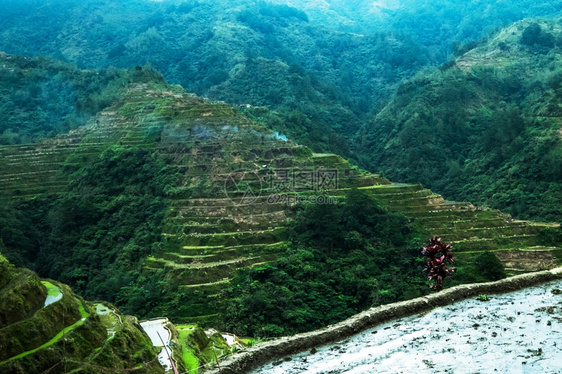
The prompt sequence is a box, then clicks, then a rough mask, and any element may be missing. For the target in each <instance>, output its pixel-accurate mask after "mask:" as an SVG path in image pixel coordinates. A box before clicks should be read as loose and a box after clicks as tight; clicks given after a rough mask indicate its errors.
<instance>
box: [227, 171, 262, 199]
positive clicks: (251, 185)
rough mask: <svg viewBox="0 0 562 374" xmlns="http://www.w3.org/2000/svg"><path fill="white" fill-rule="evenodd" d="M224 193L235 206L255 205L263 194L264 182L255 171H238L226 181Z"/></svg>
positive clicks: (231, 174)
mask: <svg viewBox="0 0 562 374" xmlns="http://www.w3.org/2000/svg"><path fill="white" fill-rule="evenodd" d="M224 192H225V194H226V196H227V197H228V198H229V199H230V200H231V201H232V202H233V203H234V204H235V205H249V204H253V203H255V202H256V201H257V200H258V199H259V198H260V196H261V193H262V180H261V178H260V176H259V175H258V173H257V172H255V171H253V170H237V171H233V172H232V173H230V174H229V175H228V176H227V177H226V179H225V181H224Z"/></svg>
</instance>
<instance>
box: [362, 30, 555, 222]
mask: <svg viewBox="0 0 562 374" xmlns="http://www.w3.org/2000/svg"><path fill="white" fill-rule="evenodd" d="M560 22H561V21H560V20H556V21H544V20H526V21H521V22H518V23H516V24H514V25H512V26H510V27H508V28H505V29H503V30H501V31H500V32H498V33H496V34H495V35H494V36H493V37H491V38H490V39H489V40H488V41H487V42H484V43H481V44H480V45H478V46H476V47H475V48H474V49H471V50H470V51H468V52H466V53H465V54H463V55H461V56H460V57H458V58H457V59H456V60H453V61H451V62H450V63H447V64H446V65H444V66H442V67H441V68H440V69H439V70H437V71H434V72H432V73H431V74H419V75H418V76H416V77H415V78H413V79H411V80H409V81H407V82H405V83H403V84H402V85H401V86H400V87H399V89H398V92H397V94H396V97H395V98H394V99H393V100H392V102H391V103H389V104H388V105H387V106H386V107H385V108H384V109H383V110H382V111H381V112H380V113H378V114H377V115H376V116H375V117H374V118H372V120H371V121H370V123H368V124H366V125H365V126H364V127H363V128H362V130H361V131H360V132H359V134H358V136H357V137H356V141H357V146H356V148H355V150H356V152H357V153H358V154H360V159H361V161H362V163H363V165H364V166H366V167H368V168H369V169H372V170H378V171H381V172H384V174H385V176H388V177H389V178H391V179H396V180H401V181H406V182H421V183H422V184H424V185H425V186H427V187H428V188H432V189H435V190H436V191H439V192H440V193H443V194H444V195H445V196H446V197H448V198H451V199H455V200H468V201H471V202H473V203H475V204H481V205H486V206H490V207H493V208H497V209H501V210H503V211H505V212H508V213H510V214H512V215H513V216H516V217H519V218H526V219H529V218H532V219H536V220H546V221H548V220H550V221H557V222H560V221H562V211H561V210H560V206H561V204H562V194H561V191H562V189H561V188H560V186H561V183H562V179H561V177H562V169H560V165H562V142H561V140H562V138H561V136H560V134H561V132H560V131H561V128H562V122H561V116H562V101H561V100H562V86H561V84H562V64H561V62H560V61H561V58H560V57H561V54H562V26H561V23H560Z"/></svg>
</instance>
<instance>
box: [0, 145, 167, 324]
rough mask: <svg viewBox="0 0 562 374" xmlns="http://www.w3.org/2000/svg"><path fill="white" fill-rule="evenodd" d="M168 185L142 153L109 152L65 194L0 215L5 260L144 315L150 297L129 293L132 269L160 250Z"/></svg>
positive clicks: (159, 163) (162, 170) (160, 168)
mask: <svg viewBox="0 0 562 374" xmlns="http://www.w3.org/2000/svg"><path fill="white" fill-rule="evenodd" d="M174 183H175V174H174V173H172V172H170V171H169V169H168V168H167V161H166V160H163V159H161V158H158V157H157V156H156V155H154V154H152V153H151V152H150V150H147V149H142V148H132V149H129V148H126V147H118V146H116V147H114V148H110V149H108V150H107V151H105V152H104V153H103V154H102V155H100V156H99V158H98V159H97V160H95V161H94V162H93V163H92V164H90V165H88V166H83V167H81V168H80V169H79V170H77V171H75V172H74V176H73V181H72V183H71V185H70V187H69V188H70V192H69V193H67V194H64V195H62V196H58V195H50V196H39V197H37V198H36V199H33V200H25V201H22V202H20V203H15V202H13V203H12V204H13V206H12V207H11V208H12V209H9V208H5V209H4V210H3V211H2V212H3V218H2V219H3V220H4V221H3V222H4V223H5V226H3V231H2V232H1V235H2V240H3V241H4V243H5V244H6V246H7V249H6V251H5V252H6V255H7V256H8V257H14V258H15V259H16V260H18V261H19V262H20V263H24V264H25V265H27V266H30V267H34V269H36V270H37V271H38V272H39V273H41V274H42V275H44V276H46V277H51V278H57V279H59V280H60V281H62V282H65V283H68V284H70V285H72V287H73V288H74V289H75V290H77V291H78V292H80V293H81V294H83V295H85V296H87V297H92V298H97V299H103V300H109V301H111V302H117V303H118V304H120V305H123V307H124V310H126V311H127V312H131V311H136V312H137V313H139V314H142V315H144V314H145V313H144V312H143V310H146V309H143V308H148V305H146V299H147V298H150V297H151V296H150V290H147V289H143V288H142V287H141V288H136V287H133V286H132V285H133V284H134V281H135V280H137V279H138V277H139V276H140V273H139V271H140V261H141V260H143V259H144V258H146V256H148V255H150V254H151V253H152V251H153V250H154V249H155V248H158V247H159V246H160V245H162V243H161V231H162V230H161V223H162V219H163V217H164V215H165V213H166V209H167V207H168V203H167V200H166V190H167V189H169V188H170V187H171V186H173V185H174ZM15 211H17V212H18V213H15ZM23 232H25V233H26V234H25V235H23ZM22 238H23V239H24V240H22V241H21V242H20V243H19V245H21V246H22V250H16V249H17V248H18V240H19V239H22ZM15 248H16V249H15ZM158 292H159V291H158Z"/></svg>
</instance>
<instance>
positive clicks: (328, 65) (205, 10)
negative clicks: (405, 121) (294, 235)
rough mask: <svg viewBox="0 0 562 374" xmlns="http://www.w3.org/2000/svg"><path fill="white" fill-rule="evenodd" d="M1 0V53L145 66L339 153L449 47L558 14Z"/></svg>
mask: <svg viewBox="0 0 562 374" xmlns="http://www.w3.org/2000/svg"><path fill="white" fill-rule="evenodd" d="M3 5H4V8H3V10H4V12H3V13H4V16H3V18H2V22H1V23H0V51H2V50H3V51H5V52H7V53H10V54H18V55H24V56H28V57H32V56H35V55H42V56H49V57H51V58H55V59H59V60H62V61H66V62H69V63H72V64H74V65H77V66H79V67H80V68H88V69H106V68H109V67H113V66H115V67H118V68H132V67H134V66H136V65H140V66H143V65H145V64H147V63H149V64H151V65H152V66H153V67H154V68H155V69H157V70H158V71H161V72H162V74H163V75H164V76H165V78H166V79H167V80H168V81H169V82H171V83H177V84H180V85H182V86H183V87H184V88H185V89H186V90H187V91H189V92H194V93H196V94H198V95H199V96H202V97H210V98H212V99H214V100H225V101H226V102H229V103H231V104H251V105H254V106H256V105H257V106H267V107H269V109H270V110H271V112H268V113H267V115H265V116H264V117H265V118H262V119H263V121H265V122H266V123H267V124H268V126H269V127H271V128H273V129H275V130H277V131H283V132H285V133H286V134H287V135H288V136H290V137H291V138H292V139H294V140H295V141H298V142H299V143H300V144H303V145H306V146H309V147H311V149H313V150H314V151H315V152H324V151H331V152H336V153H338V154H340V155H343V156H345V157H350V156H351V153H350V151H349V142H348V139H349V138H350V137H351V136H352V135H353V134H355V133H356V132H357V130H358V129H359V127H360V126H361V124H362V123H363V122H364V119H365V117H366V116H367V115H368V114H369V113H370V112H371V111H373V110H375V111H378V110H379V109H380V108H381V107H382V105H384V103H385V102H386V101H387V100H388V98H389V97H390V96H391V95H392V93H393V92H394V90H395V87H396V85H397V84H398V83H399V82H400V81H401V80H402V79H404V78H410V77H412V76H413V75H414V74H415V73H416V72H418V71H420V70H421V69H422V68H424V67H426V66H435V65H438V64H440V63H443V62H445V61H446V59H447V58H448V56H449V55H450V53H451V52H452V51H458V50H460V49H462V48H463V47H466V45H468V44H470V43H471V42H473V41H474V40H478V39H480V38H483V37H485V36H487V35H488V33H489V32H491V31H492V30H494V29H497V28H499V27H503V26H506V25H508V24H509V23H511V22H514V21H517V20H520V19H522V18H524V17H530V16H551V15H553V14H557V12H559V11H560V6H559V4H558V3H557V2H555V1H549V2H542V3H538V4H537V3H536V2H533V1H530V0H524V1H523V2H522V1H519V4H512V3H511V2H493V1H478V2H469V3H458V2H454V1H451V0H441V1H432V2H427V1H407V2H405V3H403V4H402V3H401V4H398V3H397V2H396V1H380V2H376V3H372V2H367V1H339V0H333V1H307V2H302V1H269V2H266V1H259V2H249V1H247V0H237V1H230V0H229V1H226V0H221V1H208V0H198V1H179V0H177V1H176V0H174V1H172V0H167V1H148V0H135V1H128V2H127V6H118V5H116V4H115V3H114V2H112V1H109V0H104V1H76V0H53V1H47V0H26V1H8V0H7V1H4V2H3ZM435 19H439V20H440V21H439V22H434V20H435ZM106 74H107V73H106ZM113 74H117V73H116V72H113ZM109 78H110V77H106V78H105V79H106V80H107V79H109ZM100 79H101V78H100ZM56 84H57V82H56V81H55V82H54V83H53V84H52V85H54V86H55V87H56V88H55V87H53V88H54V89H56V90H58V89H59V88H58V87H57V86H56ZM65 89H66V90H70V91H72V89H71V88H67V87H65ZM42 92H43V94H46V93H47V94H48V92H49V90H48V89H42ZM19 95H20V96H21V95H22V93H20V94H19ZM30 95H31V97H32V98H36V94H35V93H33V92H31V93H30ZM51 99H54V98H51ZM61 99H62V100H63V101H64V100H71V101H72V97H71V96H68V97H63V98H61V97H58V98H57V100H59V101H60V100H61ZM80 102H82V100H80ZM63 104H64V103H61V105H60V106H61V107H64V106H65V105H63ZM70 104H71V105H70V106H72V105H74V103H73V102H70ZM41 105H43V106H44V105H48V104H45V103H43V104H41ZM43 110H44V111H45V109H43ZM65 110H67V109H62V110H61V111H59V112H58V114H57V115H58V116H61V115H62V114H61V113H64V111H65ZM87 113H89V114H91V111H88V110H87ZM280 116H281V117H282V118H283V120H279V117H280ZM78 117H80V116H78ZM68 121H71V122H69V123H67V124H65V126H67V127H70V128H73V122H72V121H74V122H76V121H78V122H81V120H80V119H78V120H76V119H75V118H74V116H71V117H69V118H68V119H66V120H65V121H63V123H64V122H68ZM59 122H60V121H59ZM59 125H62V123H60V124H59ZM12 130H13V131H16V130H15V129H12ZM2 132H3V131H2ZM16 132H17V131H16ZM7 136H8V137H10V136H11V133H8V134H7Z"/></svg>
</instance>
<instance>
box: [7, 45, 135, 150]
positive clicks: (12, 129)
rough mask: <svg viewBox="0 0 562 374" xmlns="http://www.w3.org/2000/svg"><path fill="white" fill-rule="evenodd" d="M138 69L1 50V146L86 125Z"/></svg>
mask: <svg viewBox="0 0 562 374" xmlns="http://www.w3.org/2000/svg"><path fill="white" fill-rule="evenodd" d="M133 74H134V71H133V70H129V71H126V70H118V69H114V68H111V69H105V70H79V69H77V68H76V67H75V66H73V65H71V64H67V63H62V62H59V61H55V60H52V59H48V58H42V57H36V58H25V57H21V56H14V55H2V54H0V81H1V82H2V85H1V86H0V145H1V144H19V143H31V142H34V141H37V140H39V139H42V138H45V137H52V136H54V135H56V134H60V133H66V132H68V131H69V130H72V129H75V128H76V127H78V126H81V125H84V124H85V123H86V121H87V120H88V119H89V118H90V117H91V116H93V115H95V114H96V113H98V112H99V111H100V110H102V109H103V108H105V107H107V106H109V105H110V104H111V103H112V102H113V100H115V98H116V97H117V94H118V92H119V89H120V88H122V87H123V85H124V84H125V83H128V82H129V81H131V79H132V75H133Z"/></svg>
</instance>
